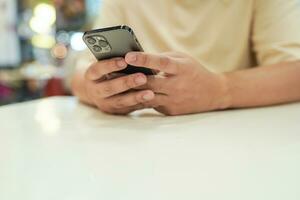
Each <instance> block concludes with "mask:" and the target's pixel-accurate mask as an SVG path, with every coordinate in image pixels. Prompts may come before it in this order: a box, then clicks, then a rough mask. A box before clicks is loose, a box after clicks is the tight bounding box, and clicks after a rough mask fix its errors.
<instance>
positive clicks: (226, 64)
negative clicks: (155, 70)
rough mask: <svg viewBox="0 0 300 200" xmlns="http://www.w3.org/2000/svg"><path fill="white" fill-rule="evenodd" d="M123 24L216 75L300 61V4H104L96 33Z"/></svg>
mask: <svg viewBox="0 0 300 200" xmlns="http://www.w3.org/2000/svg"><path fill="white" fill-rule="evenodd" d="M120 24H126V25H128V26H130V27H131V28H132V29H133V30H134V32H135V34H136V35H137V38H138V39H139V41H140V43H141V44H142V46H143V48H144V50H145V51H146V52H152V53H160V52H166V51H178V52H185V53H188V54H190V55H192V56H194V57H195V58H196V59H198V60H199V61H200V62H201V63H202V64H203V65H204V66H206V67H208V68H209V69H210V70H212V71H216V72H226V71H233V70H238V69H243V68H249V67H253V66H256V65H268V64H272V63H277V62H281V61H288V60H296V59H300V0H126V1H125V0H104V1H103V4H102V9H101V11H100V15H99V18H98V19H97V20H96V22H95V28H101V27H106V26H113V25H120Z"/></svg>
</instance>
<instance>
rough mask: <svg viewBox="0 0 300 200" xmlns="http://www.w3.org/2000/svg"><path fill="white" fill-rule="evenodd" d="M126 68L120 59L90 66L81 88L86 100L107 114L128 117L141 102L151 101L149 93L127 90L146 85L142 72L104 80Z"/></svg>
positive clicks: (151, 97)
mask: <svg viewBox="0 0 300 200" xmlns="http://www.w3.org/2000/svg"><path fill="white" fill-rule="evenodd" d="M126 67H127V63H126V62H125V60H124V59H123V58H115V59H111V60H105V61H100V62H96V63H94V64H93V65H92V66H90V67H89V69H88V70H87V71H86V73H85V77H84V81H83V84H84V88H85V94H86V96H87V99H88V101H89V102H90V103H91V104H93V105H96V106H97V107H98V108H99V109H100V110H101V111H103V112H106V113H110V114H128V113H130V112H132V111H135V110H138V109H142V108H144V107H145V105H143V103H145V102H147V101H150V100H152V99H153V98H154V93H153V92H152V91H150V90H147V89H145V90H139V91H138V90H135V91H131V92H129V91H130V90H132V89H134V88H136V87H139V86H142V85H144V84H146V82H147V77H146V76H145V75H144V74H142V73H137V74H132V75H128V76H121V77H115V78H114V79H109V80H108V79H106V77H107V76H108V75H109V74H111V73H114V72H117V71H120V70H122V69H124V68H126Z"/></svg>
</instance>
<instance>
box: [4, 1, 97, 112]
mask: <svg viewBox="0 0 300 200" xmlns="http://www.w3.org/2000/svg"><path fill="white" fill-rule="evenodd" d="M100 7H101V0H0V15H1V18H0V106H1V105H7V104H11V103H16V102H23V101H28V100H33V99H38V98H42V97H49V96H56V95H69V94H70V91H69V89H68V88H69V86H68V81H65V80H67V79H65V77H68V73H69V71H70V70H71V69H72V67H73V66H72V65H73V62H72V60H74V58H75V57H76V55H77V54H78V53H80V52H81V51H83V50H85V48H86V46H85V44H84V43H83V41H82V35H83V33H82V32H83V31H84V30H87V29H89V28H91V24H92V21H93V18H94V17H95V16H97V15H98V14H99V13H98V12H99V10H100ZM87 10H88V12H87Z"/></svg>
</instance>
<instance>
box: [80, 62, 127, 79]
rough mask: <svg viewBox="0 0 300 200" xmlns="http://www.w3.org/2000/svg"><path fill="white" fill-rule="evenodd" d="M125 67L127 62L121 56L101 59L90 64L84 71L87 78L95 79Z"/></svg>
mask: <svg viewBox="0 0 300 200" xmlns="http://www.w3.org/2000/svg"><path fill="white" fill-rule="evenodd" d="M126 67H127V63H126V62H125V60H124V59H123V58H114V59H109V60H103V61H99V62H96V63H94V64H92V65H91V66H90V67H89V69H88V70H87V71H86V73H85V77H86V79H88V80H91V81H96V80H98V79H101V78H102V77H103V76H105V75H107V74H110V73H112V72H116V71H120V70H122V69H125V68H126Z"/></svg>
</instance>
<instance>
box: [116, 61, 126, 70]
mask: <svg viewBox="0 0 300 200" xmlns="http://www.w3.org/2000/svg"><path fill="white" fill-rule="evenodd" d="M126 65H127V64H126V62H125V61H124V60H118V61H117V66H118V67H120V68H124V67H126Z"/></svg>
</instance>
